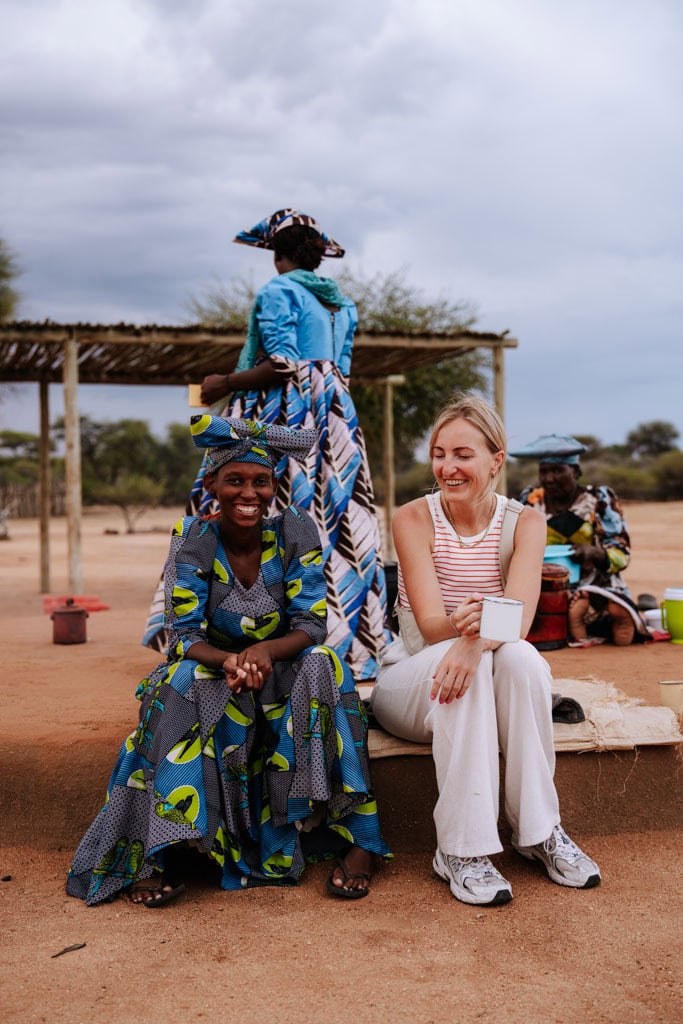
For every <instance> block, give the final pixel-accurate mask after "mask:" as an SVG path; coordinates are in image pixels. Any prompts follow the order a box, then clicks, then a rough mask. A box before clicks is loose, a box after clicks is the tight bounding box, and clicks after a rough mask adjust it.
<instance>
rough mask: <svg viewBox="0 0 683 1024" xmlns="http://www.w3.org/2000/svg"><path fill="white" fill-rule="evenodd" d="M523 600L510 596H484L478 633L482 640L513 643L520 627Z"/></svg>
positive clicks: (518, 635) (517, 637)
mask: <svg viewBox="0 0 683 1024" xmlns="http://www.w3.org/2000/svg"><path fill="white" fill-rule="evenodd" d="M523 611H524V601H515V600H513V599H512V598H510V597H485V598H484V599H483V600H482V603H481V625H480V627H479V635H480V636H481V637H483V638H484V640H498V641H500V642H501V643H511V644H513V643H515V642H516V641H517V640H519V637H520V632H521V629H522V612H523Z"/></svg>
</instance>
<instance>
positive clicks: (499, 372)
mask: <svg viewBox="0 0 683 1024" xmlns="http://www.w3.org/2000/svg"><path fill="white" fill-rule="evenodd" d="M504 353H505V350H504V348H503V346H502V344H499V345H496V347H495V348H494V349H493V404H494V405H495V407H496V412H497V413H498V415H499V416H500V418H501V419H502V421H503V426H505V354H504ZM498 492H499V493H500V494H507V469H506V466H505V463H503V469H502V472H501V474H500V477H499V480H498Z"/></svg>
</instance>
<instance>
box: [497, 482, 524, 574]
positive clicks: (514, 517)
mask: <svg viewBox="0 0 683 1024" xmlns="http://www.w3.org/2000/svg"><path fill="white" fill-rule="evenodd" d="M523 508H524V505H522V503H521V501H517V499H516V498H508V500H507V505H506V507H505V512H504V513H503V525H502V527H501V531H500V548H499V549H498V558H499V561H500V578H501V582H502V584H503V590H505V585H506V583H507V581H508V573H509V571H510V562H511V561H512V552H513V551H514V550H515V530H516V529H517V521H518V519H519V514H520V512H521V511H522V509H523Z"/></svg>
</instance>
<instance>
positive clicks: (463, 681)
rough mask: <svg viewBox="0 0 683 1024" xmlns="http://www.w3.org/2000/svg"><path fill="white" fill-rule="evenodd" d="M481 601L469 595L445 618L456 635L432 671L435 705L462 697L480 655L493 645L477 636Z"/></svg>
mask: <svg viewBox="0 0 683 1024" xmlns="http://www.w3.org/2000/svg"><path fill="white" fill-rule="evenodd" d="M482 599H483V594H478V593H473V594H469V595H468V596H467V597H466V598H465V600H464V601H463V602H462V603H461V604H459V605H458V607H457V608H456V609H455V610H454V611H453V612H451V614H450V615H449V621H450V623H451V626H452V627H453V629H454V630H455V631H456V634H457V636H456V639H455V640H454V641H453V643H452V644H451V646H450V647H449V649H448V651H447V653H446V654H445V655H444V656H443V658H442V659H441V661H440V662H439V664H438V665H437V667H436V671H435V672H434V677H433V678H434V682H433V685H432V689H431V693H430V697H431V699H432V700H436V699H437V697H438V700H439V704H450V703H451V701H453V700H457V699H459V698H460V697H464V696H465V694H466V693H467V691H468V690H469V688H470V683H471V682H472V677H473V676H474V673H475V672H476V671H477V668H478V667H479V662H480V661H481V656H482V654H483V653H484V651H487V650H490V649H491V647H492V646H493V645H492V643H491V641H489V640H482V639H481V637H480V636H479V627H480V625H481V608H482V604H481V602H482Z"/></svg>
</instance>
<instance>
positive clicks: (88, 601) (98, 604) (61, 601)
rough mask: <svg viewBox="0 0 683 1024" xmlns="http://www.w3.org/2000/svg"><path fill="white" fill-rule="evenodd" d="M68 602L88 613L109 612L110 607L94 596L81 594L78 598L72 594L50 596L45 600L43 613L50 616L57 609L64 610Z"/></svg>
mask: <svg viewBox="0 0 683 1024" xmlns="http://www.w3.org/2000/svg"><path fill="white" fill-rule="evenodd" d="M68 602H71V604H72V605H75V606H76V607H77V608H85V610H86V611H88V612H106V611H109V605H108V604H104V602H103V601H100V599H99V597H94V596H93V595H92V594H80V595H78V596H72V595H71V594H60V595H59V596H55V595H53V594H50V596H49V597H44V598H43V611H44V612H45V613H46V615H49V614H50V612H53V611H55V610H56V609H57V608H64V607H65V606H66V604H67V603H68Z"/></svg>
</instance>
